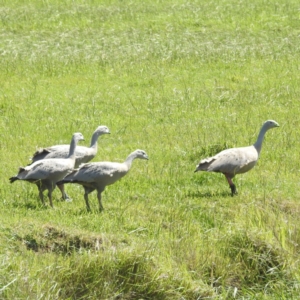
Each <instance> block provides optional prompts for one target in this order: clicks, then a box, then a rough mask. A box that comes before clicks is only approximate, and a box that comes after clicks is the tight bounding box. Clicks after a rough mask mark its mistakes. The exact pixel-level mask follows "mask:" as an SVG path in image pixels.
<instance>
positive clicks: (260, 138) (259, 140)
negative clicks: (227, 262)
mask: <svg viewBox="0 0 300 300" xmlns="http://www.w3.org/2000/svg"><path fill="white" fill-rule="evenodd" d="M267 130H268V129H267V128H266V127H265V126H263V127H262V128H261V130H260V132H259V134H258V137H257V140H256V142H255V144H254V147H255V148H256V150H257V152H258V154H259V153H260V151H261V148H262V143H263V140H264V137H265V134H266V132H267Z"/></svg>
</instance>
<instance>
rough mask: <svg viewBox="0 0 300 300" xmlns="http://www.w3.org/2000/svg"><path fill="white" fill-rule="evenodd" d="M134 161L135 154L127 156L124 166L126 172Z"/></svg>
mask: <svg viewBox="0 0 300 300" xmlns="http://www.w3.org/2000/svg"><path fill="white" fill-rule="evenodd" d="M134 159H135V154H134V153H131V154H130V155H128V157H127V158H126V160H125V165H126V166H127V167H128V170H129V169H130V167H131V164H132V162H133V160H134Z"/></svg>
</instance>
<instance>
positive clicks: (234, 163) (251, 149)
mask: <svg viewBox="0 0 300 300" xmlns="http://www.w3.org/2000/svg"><path fill="white" fill-rule="evenodd" d="M274 127H279V125H278V123H277V122H275V121H273V120H268V121H266V122H265V123H264V124H263V126H262V128H261V130H260V132H259V135H258V138H257V141H256V142H255V143H254V144H253V145H251V146H248V147H240V148H231V149H226V150H223V151H221V152H220V153H218V154H217V155H215V156H213V157H208V158H205V159H202V160H201V161H200V163H199V164H198V165H197V166H196V170H195V172H197V171H207V172H220V173H223V174H224V175H225V177H226V179H227V181H228V184H229V186H230V188H231V194H232V195H234V194H236V186H235V185H234V183H233V182H232V179H233V178H234V176H235V175H236V174H241V173H245V172H248V171H250V170H251V169H252V168H253V167H254V166H255V165H256V162H257V160H258V158H259V154H260V151H261V148H262V142H263V139H264V136H265V133H266V132H267V131H268V130H269V129H271V128H274Z"/></svg>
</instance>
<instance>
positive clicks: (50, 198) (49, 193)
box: [48, 189, 53, 208]
mask: <svg viewBox="0 0 300 300" xmlns="http://www.w3.org/2000/svg"><path fill="white" fill-rule="evenodd" d="M52 191H53V190H52V189H49V190H48V198H49V202H50V206H51V207H52V208H53V203H52Z"/></svg>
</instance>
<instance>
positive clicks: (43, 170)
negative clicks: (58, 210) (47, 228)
mask: <svg viewBox="0 0 300 300" xmlns="http://www.w3.org/2000/svg"><path fill="white" fill-rule="evenodd" d="M83 140H84V137H83V135H82V134H81V133H80V132H77V133H74V134H73V137H72V140H71V144H70V147H69V148H70V149H69V155H68V157H67V158H49V159H44V160H40V161H36V162H34V163H32V164H30V165H28V166H26V167H20V168H19V173H18V174H17V175H15V176H13V177H10V178H9V181H10V183H13V182H15V181H16V180H25V181H28V182H31V183H35V184H36V185H37V187H38V190H39V197H40V199H41V201H42V203H43V204H44V205H45V202H44V195H43V192H44V191H45V190H48V197H49V202H50V206H51V207H53V203H52V192H53V190H54V189H55V185H56V183H57V182H58V181H60V180H62V179H63V178H64V177H65V176H66V175H67V174H69V173H70V172H72V171H73V170H74V166H75V149H76V145H77V143H78V142H79V141H83Z"/></svg>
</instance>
